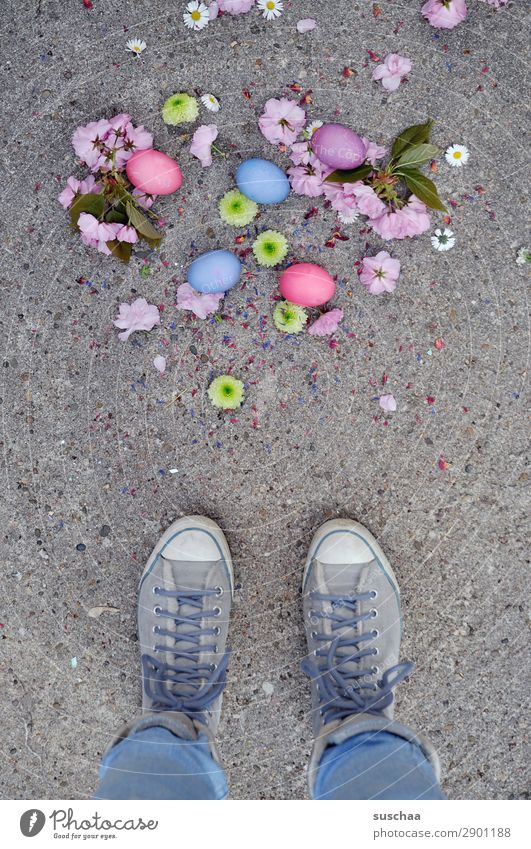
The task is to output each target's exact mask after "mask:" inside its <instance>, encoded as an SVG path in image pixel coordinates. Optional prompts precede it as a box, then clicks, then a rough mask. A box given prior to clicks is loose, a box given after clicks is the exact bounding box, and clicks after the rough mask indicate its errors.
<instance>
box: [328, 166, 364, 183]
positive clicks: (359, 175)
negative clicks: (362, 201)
mask: <svg viewBox="0 0 531 849" xmlns="http://www.w3.org/2000/svg"><path fill="white" fill-rule="evenodd" d="M374 170H375V169H374V165H369V164H365V165H358V167H357V168H350V169H348V170H346V171H342V170H341V169H339V170H338V171H332V173H331V174H329V175H328V177H325V183H356V182H357V181H358V180H363V179H364V178H365V177H368V176H369V174H370V173H371V171H374Z"/></svg>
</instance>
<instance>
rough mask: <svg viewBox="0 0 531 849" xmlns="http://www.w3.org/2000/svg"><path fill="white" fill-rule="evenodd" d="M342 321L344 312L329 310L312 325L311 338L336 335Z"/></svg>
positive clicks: (309, 331) (310, 329) (309, 329)
mask: <svg viewBox="0 0 531 849" xmlns="http://www.w3.org/2000/svg"><path fill="white" fill-rule="evenodd" d="M342 320H343V310H340V309H335V310H329V311H328V312H325V313H323V315H321V316H319V318H318V319H317V320H316V321H314V323H313V324H311V325H310V327H309V328H308V333H309V334H310V335H311V336H330V334H331V333H335V331H336V330H337V326H338V324H339V322H340V321H342Z"/></svg>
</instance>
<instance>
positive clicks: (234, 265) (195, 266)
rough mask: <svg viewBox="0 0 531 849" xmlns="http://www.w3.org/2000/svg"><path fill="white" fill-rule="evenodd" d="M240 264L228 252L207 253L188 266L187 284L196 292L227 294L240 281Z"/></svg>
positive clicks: (236, 258) (235, 257)
mask: <svg viewBox="0 0 531 849" xmlns="http://www.w3.org/2000/svg"><path fill="white" fill-rule="evenodd" d="M241 270H242V264H241V262H240V260H239V259H238V257H237V256H234V254H232V253H231V252H230V251H208V252H207V253H206V254H201V256H198V257H197V259H194V261H193V262H192V263H191V264H190V267H189V269H188V282H189V284H190V286H191V287H192V288H193V289H195V290H196V291H197V292H203V293H208V294H210V293H212V292H227V291H228V290H229V289H232V287H233V286H235V285H236V283H237V282H238V280H239V279H240V274H241Z"/></svg>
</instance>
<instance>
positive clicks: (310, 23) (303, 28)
mask: <svg viewBox="0 0 531 849" xmlns="http://www.w3.org/2000/svg"><path fill="white" fill-rule="evenodd" d="M316 26H317V21H315V20H314V19H313V18H303V19H302V20H300V21H297V32H311V30H312V29H315V28H316Z"/></svg>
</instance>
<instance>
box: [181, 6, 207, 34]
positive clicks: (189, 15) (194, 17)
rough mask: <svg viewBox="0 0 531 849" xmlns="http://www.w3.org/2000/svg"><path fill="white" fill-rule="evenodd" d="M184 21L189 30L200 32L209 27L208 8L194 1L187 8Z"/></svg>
mask: <svg viewBox="0 0 531 849" xmlns="http://www.w3.org/2000/svg"><path fill="white" fill-rule="evenodd" d="M183 20H184V22H185V24H186V26H187V27H188V28H189V29H193V30H200V29H203V28H204V27H206V26H208V21H209V17H208V8H207V7H206V6H205V4H204V3H200V2H198V0H192V2H191V3H188V5H187V6H186V12H185V13H184V15H183Z"/></svg>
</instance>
